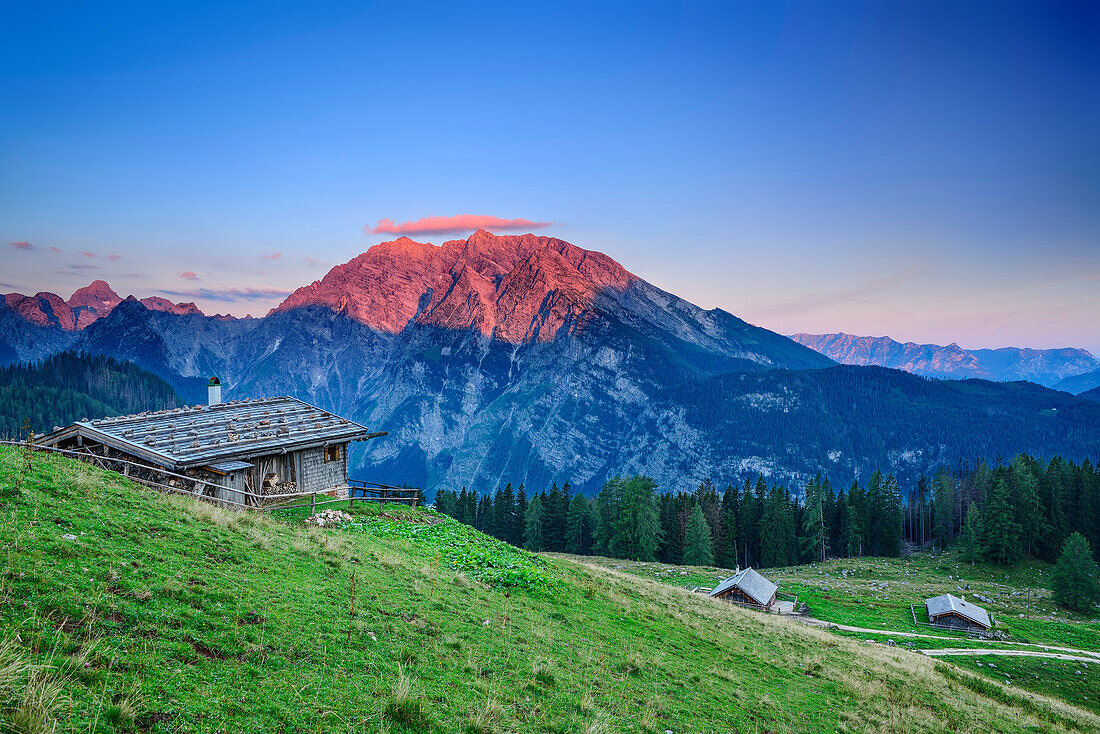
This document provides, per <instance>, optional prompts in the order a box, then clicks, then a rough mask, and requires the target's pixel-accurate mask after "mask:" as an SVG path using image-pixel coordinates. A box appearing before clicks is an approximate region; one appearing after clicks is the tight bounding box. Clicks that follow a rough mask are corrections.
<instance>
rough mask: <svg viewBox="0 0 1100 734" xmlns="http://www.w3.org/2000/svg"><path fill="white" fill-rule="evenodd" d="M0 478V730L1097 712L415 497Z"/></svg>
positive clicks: (842, 722) (38, 458)
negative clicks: (228, 495)
mask: <svg viewBox="0 0 1100 734" xmlns="http://www.w3.org/2000/svg"><path fill="white" fill-rule="evenodd" d="M0 498H2V499H0V503H2V508H3V513H2V523H0V553H2V554H3V564H2V568H3V574H2V577H0V640H2V641H3V642H2V644H0V721H2V722H3V724H2V725H0V729H5V730H12V731H23V732H44V731H59V732H60V731H70V732H109V731H164V732H167V731H172V732H200V731H202V732H206V731H223V730H232V731H234V732H240V733H242V734H244V733H246V732H268V731H272V730H276V731H282V730H286V731H333V732H346V731H367V732H381V731H386V732H414V731H466V732H507V731H525V732H526V731H541V732H574V731H589V732H596V731H604V732H620V731H621V732H657V733H658V734H660V733H661V732H665V731H669V730H671V731H674V732H676V733H677V734H681V733H682V732H713V731H728V730H736V731H743V732H759V733H763V732H803V731H811V730H812V731H842V732H855V731H869V732H870V731H907V732H939V731H982V732H1024V731H1033V732H1047V731H1091V730H1095V729H1096V727H1098V726H1100V718H1097V717H1095V716H1093V715H1091V714H1089V713H1088V712H1086V711H1083V710H1082V709H1080V708H1078V707H1076V706H1072V705H1069V704H1067V703H1063V702H1058V701H1054V700H1051V699H1047V698H1045V697H1042V696H1034V695H1033V694H1025V693H1024V692H1022V691H1016V690H1015V689H1013V688H1010V687H1005V686H1004V685H1003V683H1001V682H998V681H994V680H987V679H979V680H982V681H985V682H986V683H987V684H988V685H989V686H992V688H991V689H989V691H986V692H983V691H979V690H975V687H974V685H972V684H969V683H968V682H966V680H965V679H960V678H959V677H958V676H962V675H965V674H964V673H959V674H958V675H956V676H952V675H948V674H945V673H944V672H943V666H944V664H943V663H939V662H937V661H933V660H931V659H928V658H925V657H923V656H919V655H915V654H913V653H911V652H908V651H906V650H902V649H898V648H888V647H886V646H882V645H867V644H866V643H863V642H855V641H851V640H846V639H843V638H840V637H837V636H835V635H832V634H830V633H828V632H825V631H823V630H817V629H813V628H808V627H803V626H799V625H795V624H792V623H790V622H789V621H788V620H784V619H779V618H776V617H772V616H764V615H759V614H755V613H752V612H749V611H745V610H742V609H738V608H734V607H732V606H730V605H725V604H719V603H715V602H712V601H710V600H708V599H705V598H702V597H700V596H698V595H694V594H691V593H690V592H688V591H686V590H683V589H677V588H674V587H673V586H671V585H668V584H662V583H659V582H657V581H654V580H648V579H643V578H638V577H637V576H632V575H628V574H624V573H621V572H620V571H619V570H615V569H608V568H603V567H599V566H597V565H594V564H592V563H589V562H588V561H586V560H582V561H579V562H574V561H568V560H563V559H555V558H551V559H546V558H539V557H536V556H531V555H529V554H526V553H524V552H522V551H518V550H516V549H514V548H510V547H508V546H505V545H503V544H499V543H497V542H495V541H492V540H490V539H488V538H485V537H484V536H482V535H480V534H479V533H477V532H476V531H474V530H472V529H470V528H468V527H464V526H461V525H459V524H458V523H456V522H454V521H453V520H451V519H449V518H444V517H442V516H440V515H436V514H434V513H431V512H425V511H409V510H407V509H400V510H399V509H397V508H393V507H390V506H386V507H384V508H382V510H381V511H380V510H379V509H378V508H371V509H366V508H363V509H360V508H358V507H357V508H356V510H355V511H354V512H352V513H351V515H352V520H351V521H346V522H339V523H336V524H335V526H331V527H330V526H325V527H317V526H307V525H306V524H305V523H304V522H303V519H304V518H302V517H301V516H299V515H294V514H293V512H294V511H287V512H285V513H283V514H282V516H271V515H259V514H254V513H236V512H230V511H226V510H223V509H220V508H217V507H213V506H210V505H206V504H199V503H196V502H194V501H193V500H191V499H188V498H182V497H166V496H162V495H159V494H155V493H152V492H150V491H147V490H144V489H142V488H140V487H136V486H135V485H132V484H131V483H129V482H128V481H126V480H124V479H123V478H121V477H119V476H118V475H114V474H110V473H108V472H103V471H101V470H98V469H95V468H92V467H89V466H86V465H83V464H79V463H76V462H73V461H71V460H68V459H63V458H60V457H55V456H49V457H47V456H43V455H35V456H33V457H32V459H31V461H30V463H29V465H28V466H25V465H24V459H23V457H22V456H21V455H20V454H19V452H18V451H16V450H13V449H2V450H0ZM947 669H949V670H952V671H956V670H959V669H958V668H957V667H955V666H950V665H948V666H947ZM1028 695H1032V696H1033V697H1028Z"/></svg>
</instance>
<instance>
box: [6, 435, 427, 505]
mask: <svg viewBox="0 0 1100 734" xmlns="http://www.w3.org/2000/svg"><path fill="white" fill-rule="evenodd" d="M0 445H7V446H18V447H26V446H27V445H28V444H27V443H26V442H24V441H0ZM30 448H32V449H33V450H34V451H46V452H49V453H54V454H63V455H66V456H71V457H73V458H75V459H79V460H80V461H84V462H86V463H89V464H96V465H98V466H99V467H101V468H103V469H106V470H108V471H114V472H117V473H119V474H121V475H123V476H124V477H126V478H128V479H130V481H133V482H137V483H139V484H142V485H144V486H146V487H149V488H150V489H155V490H157V491H159V492H167V493H170V494H182V495H186V496H188V497H194V498H195V499H200V500H203V501H206V502H211V503H213V504H221V505H227V506H229V507H234V508H239V509H244V510H258V511H259V512H270V511H272V510H289V509H299V508H302V507H308V508H310V511H311V514H313V513H314V512H316V509H317V507H318V506H319V505H327V504H332V503H335V502H347V503H348V509H349V510H351V509H352V508H353V507H354V503H356V502H379V503H383V502H395V503H402V504H408V505H410V506H412V507H416V506H417V504H418V502H419V499H420V490H419V489H417V488H412V489H410V488H408V487H392V486H390V485H388V484H378V483H376V482H366V481H362V480H358V479H349V480H348V497H347V498H346V499H345V498H343V497H337V498H331V497H329V496H328V494H327V492H332V491H333V489H337V490H338V489H342V488H341V487H337V488H330V489H328V490H323V491H320V492H318V491H312V492H290V493H287V494H279V495H264V494H257V493H255V492H249V491H247V490H243V489H237V488H235V487H227V486H225V485H224V484H218V483H217V482H212V481H209V480H207V479H202V478H199V477H191V476H187V475H186V474H177V473H176V472H173V471H169V470H167V469H164V468H161V467H157V466H150V465H149V464H142V463H140V462H137V461H131V460H129V459H122V458H119V457H117V456H107V455H104V454H97V453H95V452H93V451H92V450H91V449H87V448H86V449H83V450H80V451H76V450H72V449H61V448H56V447H54V446H39V445H36V444H30ZM208 491H213V492H217V493H218V494H217V495H210V494H207V492H208ZM318 495H320V496H321V497H323V498H324V499H321V500H320V501H319V500H318V498H317V497H318ZM229 497H234V498H236V499H229ZM300 497H309V503H308V504H297V505H265V503H264V502H265V501H270V500H272V499H276V498H277V499H279V500H283V499H295V498H300ZM237 500H244V501H243V502H241V501H237ZM249 500H252V501H251V502H249Z"/></svg>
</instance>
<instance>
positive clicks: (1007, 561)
mask: <svg viewBox="0 0 1100 734" xmlns="http://www.w3.org/2000/svg"><path fill="white" fill-rule="evenodd" d="M983 520H984V525H985V537H984V545H983V548H982V553H983V555H984V556H985V558H986V560H989V561H992V562H994V563H999V564H1001V565H1002V566H1010V565H1012V564H1014V563H1016V561H1018V560H1020V556H1021V555H1023V551H1022V550H1021V548H1020V524H1019V523H1017V522H1016V518H1015V517H1013V514H1012V504H1011V502H1010V498H1009V489H1008V483H1007V482H1005V480H1004V479H997V480H996V481H994V482H993V487H992V489H991V490H990V492H989V499H988V500H987V501H986V503H985V512H984V513H983Z"/></svg>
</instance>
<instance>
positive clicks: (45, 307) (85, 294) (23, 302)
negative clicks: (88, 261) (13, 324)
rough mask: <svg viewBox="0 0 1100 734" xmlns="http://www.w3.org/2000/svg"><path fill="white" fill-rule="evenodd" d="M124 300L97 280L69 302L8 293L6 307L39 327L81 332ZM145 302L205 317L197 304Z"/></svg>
mask: <svg viewBox="0 0 1100 734" xmlns="http://www.w3.org/2000/svg"><path fill="white" fill-rule="evenodd" d="M131 298H132V296H131ZM123 300H124V299H123V298H122V297H121V296H120V295H118V294H117V293H115V292H114V290H113V289H112V288H111V286H109V285H108V284H107V282H106V281H103V280H96V281H93V282H92V283H91V284H89V285H86V286H84V287H83V288H80V289H78V290H77V291H76V292H75V293H73V294H72V296H70V297H69V300H67V301H66V300H64V299H63V298H61V296H59V295H57V294H56V293H36V294H35V295H33V296H24V295H23V294H22V293H6V294H5V295H4V307H5V308H6V309H9V310H11V311H14V312H15V313H16V314H18V315H19V316H21V317H22V318H23V319H25V320H26V321H28V322H30V323H32V324H34V325H35V326H45V327H59V328H61V329H62V330H64V331H79V330H81V329H83V328H84V327H86V326H88V325H89V324H91V323H93V322H95V321H96V320H98V319H101V318H103V317H105V316H107V315H108V314H110V313H111V311H113V310H114V308H115V307H116V306H118V304H120V303H122V301H123ZM141 302H142V303H143V304H144V305H145V307H146V308H149V309H151V310H153V311H168V312H170V313H178V314H191V313H193V314H202V311H200V310H199V307H198V306H196V305H195V304H194V303H173V302H171V301H169V300H168V299H167V298H161V297H159V296H150V297H149V298H143V299H141Z"/></svg>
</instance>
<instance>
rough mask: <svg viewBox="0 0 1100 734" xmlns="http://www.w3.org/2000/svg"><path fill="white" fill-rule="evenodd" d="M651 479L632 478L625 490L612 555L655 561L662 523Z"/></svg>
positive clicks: (612, 544)
mask: <svg viewBox="0 0 1100 734" xmlns="http://www.w3.org/2000/svg"><path fill="white" fill-rule="evenodd" d="M654 489H655V485H654V483H653V480H652V479H650V478H649V477H643V476H633V477H631V478H630V479H628V480H626V482H625V484H624V485H623V490H622V507H621V508H620V512H619V518H618V522H617V523H616V524H615V528H614V535H613V536H612V538H611V555H613V556H615V557H616V558H630V559H631V560H635V561H653V560H656V557H657V543H658V541H659V540H660V537H661V521H660V518H659V517H658V515H657V503H656V500H655V498H654V496H653V493H654Z"/></svg>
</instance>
